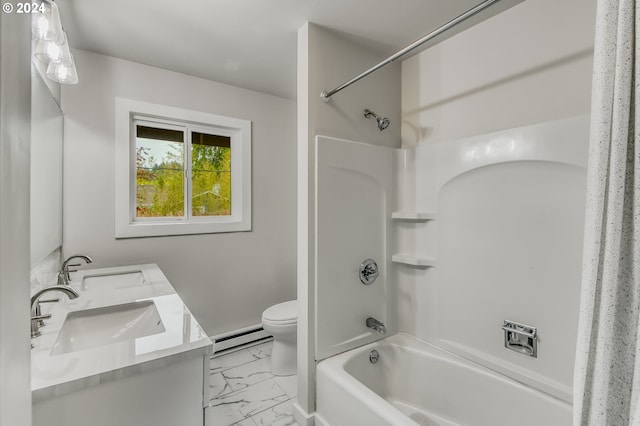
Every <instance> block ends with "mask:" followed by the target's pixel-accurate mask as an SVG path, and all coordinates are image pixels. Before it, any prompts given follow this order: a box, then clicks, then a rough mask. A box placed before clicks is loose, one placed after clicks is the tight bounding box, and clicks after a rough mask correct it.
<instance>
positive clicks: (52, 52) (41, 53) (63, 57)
mask: <svg viewBox="0 0 640 426" xmlns="http://www.w3.org/2000/svg"><path fill="white" fill-rule="evenodd" d="M62 37H63V38H62V43H57V42H56V41H54V40H38V41H37V42H36V45H35V47H34V49H33V55H34V56H35V57H36V58H37V59H39V60H41V61H44V62H60V61H63V62H64V63H66V64H67V65H69V64H70V63H71V52H70V51H69V44H68V43H67V35H66V34H65V33H64V32H63V33H62Z"/></svg>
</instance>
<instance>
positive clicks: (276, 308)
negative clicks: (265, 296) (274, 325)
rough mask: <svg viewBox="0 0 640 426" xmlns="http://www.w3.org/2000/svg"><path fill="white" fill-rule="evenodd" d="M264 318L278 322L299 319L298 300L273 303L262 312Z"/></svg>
mask: <svg viewBox="0 0 640 426" xmlns="http://www.w3.org/2000/svg"><path fill="white" fill-rule="evenodd" d="M262 318H263V319H265V320H267V321H278V322H283V321H287V322H294V321H297V320H298V301H297V300H290V301H288V302H283V303H278V304H277V305H273V306H272V307H270V308H267V310H265V311H264V313H263V314H262Z"/></svg>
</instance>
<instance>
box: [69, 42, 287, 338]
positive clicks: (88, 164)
mask: <svg viewBox="0 0 640 426" xmlns="http://www.w3.org/2000/svg"><path fill="white" fill-rule="evenodd" d="M74 55H75V58H76V63H77V67H78V73H79V74H80V83H79V84H78V85H76V86H64V87H63V89H62V109H63V112H64V116H65V119H64V130H65V132H64V133H65V136H64V226H63V229H64V232H63V243H64V244H63V247H64V256H65V257H66V256H69V255H72V254H76V253H86V254H88V255H90V256H92V257H93V259H94V260H95V263H94V264H93V265H92V266H95V267H107V266H116V265H127V264H136V263H149V262H152V263H157V264H158V265H159V266H160V268H161V269H162V270H163V272H164V273H165V275H166V276H167V278H168V279H169V280H170V281H171V283H172V284H173V286H174V287H175V289H176V291H177V292H178V293H180V296H181V297H182V299H183V300H184V301H185V303H186V304H187V306H189V309H190V310H191V311H192V312H193V314H194V315H195V316H196V318H197V319H198V321H199V322H200V324H201V325H202V327H203V328H204V329H205V331H206V332H207V334H209V335H216V334H220V333H223V332H227V331H231V330H235V329H239V328H243V327H246V326H250V325H254V324H259V323H260V321H261V314H262V312H263V311H264V309H266V308H268V307H269V306H271V305H273V304H276V303H279V302H283V301H285V300H290V299H294V298H295V297H296V296H295V274H296V272H295V268H296V264H295V256H296V255H295V253H296V252H295V250H296V249H295V232H296V229H295V205H296V204H295V203H296V201H295V164H296V163H295V161H296V145H295V105H296V104H295V101H292V100H289V99H284V98H278V97H275V96H271V95H266V94H262V93H259V92H255V91H251V90H246V89H241V88H237V87H233V86H228V85H224V84H220V83H216V82H213V81H209V80H204V79H201V78H196V77H192V76H188V75H185V74H179V73H175V72H171V71H167V70H163V69H159V68H154V67H150V66H146V65H141V64H137V63H134V62H129V61H124V60H120V59H116V58H112V57H108V56H102V55H97V54H93V53H89V52H85V51H75V52H74ZM115 97H123V98H128V99H134V100H139V101H145V102H152V103H157V104H161V105H167V106H172V107H178V108H184V109H190V110H197V111H203V112H207V113H212V114H219V115H225V116H230V117H238V118H242V119H246V120H251V122H252V135H253V141H252V156H253V159H252V163H253V164H252V168H253V176H252V197H253V202H252V204H253V226H252V231H251V232H234V233H218V234H201V235H188V236H169V237H154V238H131V239H120V240H116V239H115V238H114V207H113V206H114V138H115V134H114V132H115V125H114V110H115V106H114V105H115V104H114V98H115Z"/></svg>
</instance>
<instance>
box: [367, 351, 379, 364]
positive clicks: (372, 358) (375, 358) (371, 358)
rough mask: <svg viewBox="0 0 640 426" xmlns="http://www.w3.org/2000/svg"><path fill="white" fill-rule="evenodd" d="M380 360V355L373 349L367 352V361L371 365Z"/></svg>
mask: <svg viewBox="0 0 640 426" xmlns="http://www.w3.org/2000/svg"><path fill="white" fill-rule="evenodd" d="M379 359H380V354H379V353H378V351H376V350H375V349H374V350H372V351H371V352H369V361H371V364H375V363H376V362H378V360H379Z"/></svg>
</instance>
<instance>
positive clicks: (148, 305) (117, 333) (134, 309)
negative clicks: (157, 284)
mask: <svg viewBox="0 0 640 426" xmlns="http://www.w3.org/2000/svg"><path fill="white" fill-rule="evenodd" d="M163 331H165V328H164V324H163V323H162V319H161V318H160V315H159V313H158V309H157V308H156V305H155V303H154V302H153V301H152V300H143V301H138V302H132V303H125V304H122V305H114V306H105V307H102V308H95V309H86V310H82V311H75V312H70V313H69V314H68V315H67V318H66V319H65V321H64V323H63V324H62V328H61V329H60V332H59V333H58V338H57V340H56V342H55V344H54V345H53V349H52V350H51V355H60V354H65V353H69V352H75V351H80V350H83V349H89V348H94V347H98V346H103V345H108V344H111V343H116V342H122V341H126V340H130V341H132V342H133V341H135V339H137V338H139V337H144V336H149V335H152V334H157V333H162V332H163Z"/></svg>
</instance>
